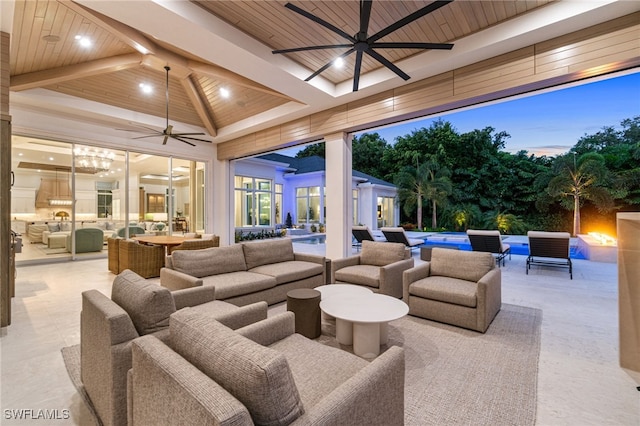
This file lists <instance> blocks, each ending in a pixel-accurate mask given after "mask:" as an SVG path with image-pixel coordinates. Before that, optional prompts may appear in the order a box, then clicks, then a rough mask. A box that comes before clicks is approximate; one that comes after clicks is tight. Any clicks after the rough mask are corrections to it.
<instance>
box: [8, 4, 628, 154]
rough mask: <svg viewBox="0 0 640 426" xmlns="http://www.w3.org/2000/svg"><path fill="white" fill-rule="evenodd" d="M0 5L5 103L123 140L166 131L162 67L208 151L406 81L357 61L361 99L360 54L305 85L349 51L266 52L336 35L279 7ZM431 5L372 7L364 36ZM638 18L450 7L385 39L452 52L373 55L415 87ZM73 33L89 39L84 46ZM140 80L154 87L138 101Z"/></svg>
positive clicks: (174, 110)
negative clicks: (7, 39)
mask: <svg viewBox="0 0 640 426" xmlns="http://www.w3.org/2000/svg"><path fill="white" fill-rule="evenodd" d="M292 2H293V4H294V5H295V6H297V7H299V8H301V9H304V10H306V11H308V12H309V13H312V14H314V15H316V16H318V17H319V18H321V19H323V20H325V21H327V22H330V23H331V24H333V25H335V26H336V27H338V28H339V29H341V30H342V31H344V32H346V33H347V34H356V33H357V32H358V29H359V27H358V26H359V12H360V7H359V2H358V1H313V2H312V1H296V0H293V1H292ZM2 3H3V5H2V7H3V10H2V11H3V13H6V12H7V11H10V12H12V16H13V19H12V20H10V21H9V22H7V20H6V18H3V21H2V25H3V28H2V30H3V31H6V32H9V33H10V34H11V64H10V66H11V83H10V84H11V91H12V93H11V96H12V103H14V102H15V105H18V106H19V105H34V104H36V103H38V104H39V105H40V107H41V108H50V109H55V105H56V103H59V102H64V103H65V104H66V105H65V111H66V112H69V111H70V110H71V109H74V110H76V113H77V114H79V115H80V114H85V115H88V113H89V111H90V112H91V113H92V119H93V120H94V121H96V122H100V123H102V124H105V125H106V124H107V123H109V125H111V126H112V127H114V128H115V127H125V128H128V129H131V130H132V131H131V132H126V133H127V134H128V135H129V137H131V138H132V137H136V135H138V136H139V135H140V133H137V132H135V131H133V130H141V127H140V126H144V127H147V128H153V129H158V130H162V129H163V128H164V120H165V113H166V109H165V107H166V106H165V89H164V85H165V80H164V79H165V74H164V73H165V71H164V67H165V66H167V65H168V66H169V67H170V68H171V71H170V78H169V81H170V84H169V94H170V108H169V115H170V121H171V122H172V123H174V122H175V123H177V124H176V125H175V127H176V128H177V130H178V131H185V130H186V131H194V130H195V131H204V132H206V134H207V136H208V138H209V139H210V140H211V141H213V142H214V143H217V142H223V141H227V140H230V139H233V138H237V137H240V136H242V135H244V134H247V133H249V132H255V131H257V130H260V129H264V128H266V127H268V126H273V125H275V124H281V123H284V122H286V121H289V120H291V119H294V118H296V117H299V116H302V115H308V114H310V113H313V112H317V111H321V110H324V109H327V108H331V107H334V106H337V105H341V104H344V103H346V102H351V101H353V100H357V99H359V98H362V97H365V96H370V95H372V94H376V93H379V92H381V91H384V90H388V89H390V88H395V87H399V86H402V85H404V84H407V82H405V81H404V80H402V79H401V78H399V77H398V76H397V75H395V74H394V73H392V72H391V71H389V70H388V69H387V68H385V67H384V66H382V65H381V64H380V63H379V62H378V61H375V60H372V59H371V58H369V57H367V56H366V55H365V57H364V59H363V62H362V76H361V78H360V90H359V91H357V92H353V91H352V78H353V68H354V60H355V55H351V56H349V57H348V58H347V62H346V64H345V66H344V68H343V69H336V68H333V67H331V68H328V69H327V70H326V71H325V72H323V73H322V74H320V75H319V76H317V77H315V78H314V79H312V80H311V81H310V82H305V81H304V79H305V78H307V77H308V76H309V75H310V74H311V73H313V72H314V71H316V70H317V69H319V68H320V67H322V66H323V65H325V64H326V63H328V62H330V61H331V60H332V59H334V58H335V57H336V56H338V55H340V54H341V53H344V52H345V51H346V49H323V50H311V51H304V52H296V53H289V54H285V55H274V54H272V53H271V51H272V50H274V49H288V48H294V47H302V46H312V45H327V44H335V43H343V42H344V40H343V39H341V38H340V37H339V36H338V35H337V34H336V33H335V32H332V31H329V30H328V29H326V28H324V27H322V26H320V25H318V24H317V23H315V22H312V21H310V20H308V19H305V18H304V17H303V16H301V15H300V14H297V13H294V12H292V11H291V10H289V9H288V8H286V7H285V3H286V2H285V1H272V0H266V1H265V0H260V1H245V0H236V1H175V2H162V1H152V0H136V1H106V0H76V1H69V0H60V1H58V0H37V1H36V0H27V1H25V0H17V1H6V0H3V1H2ZM430 3H431V2H430V1H390V0H384V1H383V0H374V1H373V6H372V11H371V20H370V25H369V34H372V33H375V32H377V31H380V30H381V29H383V28H385V27H387V26H389V25H391V24H393V23H394V22H396V21H398V20H400V19H401V18H403V17H405V16H407V15H409V14H411V13H413V12H415V11H416V10H418V9H420V8H422V7H425V6H426V5H428V4H430ZM9 4H10V5H9ZM10 6H12V8H11V7H10ZM639 9H640V6H638V2H628V1H613V0H605V1H601V2H592V1H571V2H568V1H556V2H550V1H549V0H532V1H522V0H511V1H509V0H500V1H484V0H483V1H477V0H471V1H465V0H455V1H453V2H450V3H448V4H445V5H443V6H442V7H440V8H438V9H437V10H435V11H434V12H432V13H429V14H427V15H426V16H424V17H422V18H420V19H417V20H415V21H414V22H412V23H410V24H408V25H406V26H404V27H402V28H401V29H399V30H397V31H394V32H393V33H391V34H389V35H388V36H386V37H384V38H383V40H381V41H385V42H430V43H454V45H455V46H454V48H453V49H452V50H451V51H436V50H427V51H424V50H411V49H393V50H386V49H385V50H380V51H379V53H381V54H382V55H383V56H384V57H385V58H386V59H387V60H388V61H391V62H392V63H393V64H395V65H396V66H398V67H400V68H401V69H402V70H403V71H404V72H406V73H407V74H408V75H409V76H410V78H411V80H409V82H413V81H416V80H419V79H423V78H426V77H429V76H431V75H435V74H438V73H441V72H444V71H447V70H451V69H454V68H455V67H459V66H463V65H468V64H470V63H473V62H477V61H479V60H482V59H486V58H488V57H492V56H495V55H497V54H501V53H505V52H507V51H512V50H515V49H517V48H519V47H522V46H527V45H531V44H532V43H535V42H538V41H541V40H545V39H548V38H550V37H553V36H558V35H562V34H566V33H567V32H570V31H575V30H577V29H580V28H583V27H586V26H590V25H595V24H597V23H599V22H604V21H606V20H609V19H613V18H616V17H619V16H623V15H626V14H629V13H632V12H634V11H637V10H639ZM7 27H9V28H7ZM76 36H84V37H89V38H90V39H91V40H92V43H93V44H92V45H91V46H90V47H89V48H83V47H81V46H80V44H79V43H78V40H76ZM142 83H144V84H149V85H151V86H152V87H153V89H154V90H153V92H152V93H151V94H144V93H142V91H141V90H139V85H140V84H142ZM222 88H224V89H226V90H228V92H229V97H228V98H225V97H223V96H222V95H221V92H220V89H222ZM142 131H145V130H144V129H142Z"/></svg>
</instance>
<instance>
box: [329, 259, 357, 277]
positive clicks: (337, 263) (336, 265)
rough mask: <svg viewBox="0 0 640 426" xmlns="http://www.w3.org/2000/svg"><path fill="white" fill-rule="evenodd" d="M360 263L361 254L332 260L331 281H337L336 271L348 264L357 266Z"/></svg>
mask: <svg viewBox="0 0 640 426" xmlns="http://www.w3.org/2000/svg"><path fill="white" fill-rule="evenodd" d="M359 264H360V255H357V256H350V257H344V258H342V259H335V260H332V261H331V281H330V282H331V283H335V282H336V271H337V270H340V269H342V268H346V267H347V266H355V265H359Z"/></svg>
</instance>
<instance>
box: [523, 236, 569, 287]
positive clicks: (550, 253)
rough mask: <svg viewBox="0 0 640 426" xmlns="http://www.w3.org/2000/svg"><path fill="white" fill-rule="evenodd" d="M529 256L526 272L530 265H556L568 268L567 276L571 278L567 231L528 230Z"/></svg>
mask: <svg viewBox="0 0 640 426" xmlns="http://www.w3.org/2000/svg"><path fill="white" fill-rule="evenodd" d="M527 237H528V238H529V257H527V274H529V269H531V265H542V266H556V267H561V268H569V277H570V278H571V279H573V265H572V264H571V258H570V257H569V239H570V237H571V236H570V235H569V233H568V232H543V231H529V232H527Z"/></svg>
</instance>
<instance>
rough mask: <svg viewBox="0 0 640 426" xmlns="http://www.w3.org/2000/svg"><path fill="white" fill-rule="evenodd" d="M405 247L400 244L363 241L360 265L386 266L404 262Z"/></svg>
mask: <svg viewBox="0 0 640 426" xmlns="http://www.w3.org/2000/svg"><path fill="white" fill-rule="evenodd" d="M404 251H405V246H404V244H402V243H383V242H377V241H368V240H364V241H363V242H362V251H361V252H360V263H361V264H362V265H375V266H386V265H389V264H391V263H395V262H398V261H400V260H404Z"/></svg>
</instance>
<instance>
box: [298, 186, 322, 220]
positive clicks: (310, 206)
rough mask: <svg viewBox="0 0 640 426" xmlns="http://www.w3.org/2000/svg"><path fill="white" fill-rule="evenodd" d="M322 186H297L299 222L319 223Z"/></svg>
mask: <svg viewBox="0 0 640 426" xmlns="http://www.w3.org/2000/svg"><path fill="white" fill-rule="evenodd" d="M320 208H321V206H320V187H319V186H311V187H308V188H296V209H297V218H298V223H319V222H320V221H321V218H322V216H321V215H320Z"/></svg>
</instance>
